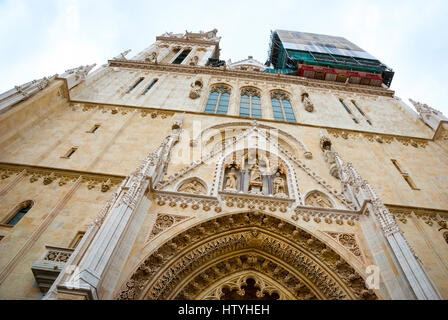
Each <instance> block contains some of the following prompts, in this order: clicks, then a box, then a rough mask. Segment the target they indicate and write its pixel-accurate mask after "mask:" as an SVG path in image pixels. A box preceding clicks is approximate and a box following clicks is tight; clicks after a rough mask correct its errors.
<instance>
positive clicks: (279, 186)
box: [274, 172, 286, 197]
mask: <svg viewBox="0 0 448 320" xmlns="http://www.w3.org/2000/svg"><path fill="white" fill-rule="evenodd" d="M274 195H275V196H283V197H284V196H286V188H285V180H284V179H283V178H282V177H281V176H280V173H279V172H277V173H276V175H275V179H274Z"/></svg>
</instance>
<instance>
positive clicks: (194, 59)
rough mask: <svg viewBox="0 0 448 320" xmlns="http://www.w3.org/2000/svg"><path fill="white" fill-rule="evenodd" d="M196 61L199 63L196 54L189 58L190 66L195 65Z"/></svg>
mask: <svg viewBox="0 0 448 320" xmlns="http://www.w3.org/2000/svg"><path fill="white" fill-rule="evenodd" d="M198 63H199V57H198V56H194V57H193V58H191V60H190V66H197V65H198Z"/></svg>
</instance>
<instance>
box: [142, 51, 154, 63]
mask: <svg viewBox="0 0 448 320" xmlns="http://www.w3.org/2000/svg"><path fill="white" fill-rule="evenodd" d="M145 61H146V62H150V63H157V52H156V51H154V52H152V53H151V54H150V55H149V56H148V57H146V58H145Z"/></svg>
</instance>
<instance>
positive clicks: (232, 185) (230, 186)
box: [224, 167, 238, 191]
mask: <svg viewBox="0 0 448 320" xmlns="http://www.w3.org/2000/svg"><path fill="white" fill-rule="evenodd" d="M237 183H238V175H237V174H236V170H235V168H233V167H232V169H230V171H229V173H228V174H227V180H226V186H225V189H224V190H226V191H238V187H237Z"/></svg>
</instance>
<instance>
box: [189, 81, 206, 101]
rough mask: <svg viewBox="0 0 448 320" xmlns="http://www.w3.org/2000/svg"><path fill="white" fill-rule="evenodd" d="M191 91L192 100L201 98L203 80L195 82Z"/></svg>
mask: <svg viewBox="0 0 448 320" xmlns="http://www.w3.org/2000/svg"><path fill="white" fill-rule="evenodd" d="M190 86H191V90H190V95H189V97H190V99H193V100H194V99H197V98H199V97H200V96H201V91H202V87H203V85H202V81H201V80H197V81H195V82H193V83H192V84H191V85H190Z"/></svg>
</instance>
